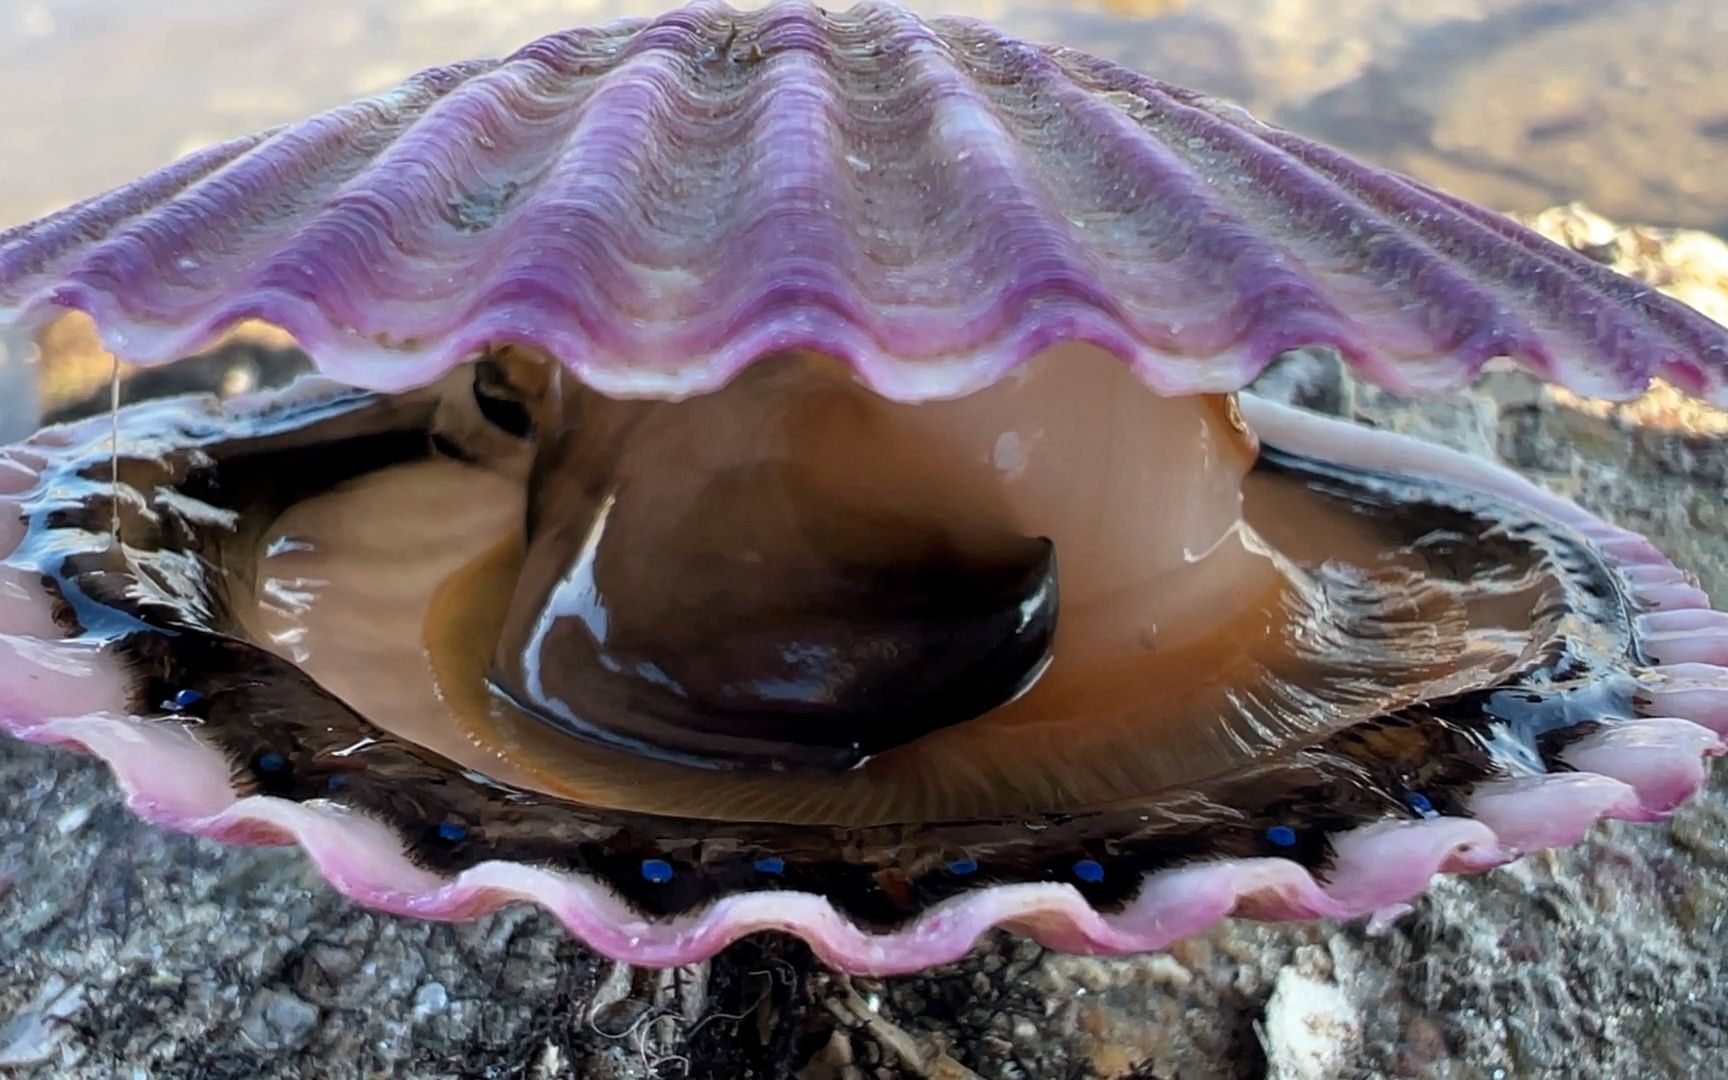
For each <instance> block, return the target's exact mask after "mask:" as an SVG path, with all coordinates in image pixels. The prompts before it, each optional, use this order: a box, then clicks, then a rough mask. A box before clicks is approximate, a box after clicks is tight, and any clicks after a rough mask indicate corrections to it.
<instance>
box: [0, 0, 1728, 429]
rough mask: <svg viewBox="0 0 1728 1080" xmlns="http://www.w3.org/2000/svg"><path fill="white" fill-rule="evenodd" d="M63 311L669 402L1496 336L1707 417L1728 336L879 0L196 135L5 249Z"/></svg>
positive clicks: (353, 376)
mask: <svg viewBox="0 0 1728 1080" xmlns="http://www.w3.org/2000/svg"><path fill="white" fill-rule="evenodd" d="M65 308H76V309H81V310H83V311H86V312H88V313H89V314H91V315H92V316H94V318H95V321H96V323H97V325H98V326H99V328H100V329H101V330H102V332H103V334H104V337H105V341H106V344H107V345H108V346H109V347H110V348H111V349H112V350H113V351H115V352H116V353H118V354H120V355H122V356H124V357H126V358H128V359H130V360H134V361H137V362H141V363H152V362H160V361H167V360H172V359H174V358H176V357H179V356H182V355H185V354H188V353H190V352H193V351H194V350H195V349H197V348H198V347H199V346H201V345H203V344H204V343H206V342H208V341H209V340H210V339H212V338H213V337H215V336H216V335H218V334H219V333H220V332H221V331H223V330H224V329H226V328H228V327H229V326H231V325H232V324H234V323H235V322H237V321H240V320H242V319H249V318H256V319H262V320H265V321H268V322H271V323H274V324H277V325H279V326H281V327H283V328H285V329H286V330H288V331H289V332H291V333H292V334H293V335H294V336H295V337H296V338H297V339H298V340H299V341H300V342H301V344H302V345H304V346H305V347H306V348H307V350H308V351H309V352H311V353H312V354H313V355H314V356H315V357H317V359H318V361H319V364H320V366H321V367H322V368H323V369H324V370H325V371H326V372H327V373H329V374H331V375H334V376H336V377H338V378H341V379H343V380H345V381H348V382H351V383H354V384H356V385H361V386H366V387H370V388H374V389H384V390H391V389H400V388H403V387H406V386H409V385H413V384H420V383H424V382H426V381H428V380H429V379H431V378H432V377H434V376H435V375H437V374H438V373H440V372H442V371H444V370H446V369H448V368H449V367H450V366H452V365H454V364H455V363H457V362H459V361H461V360H463V359H465V358H467V357H468V356H470V355H472V354H473V353H475V352H476V351H477V350H479V349H480V348H482V347H484V346H487V345H497V344H502V343H510V342H514V343H521V344H531V345H535V346H539V347H541V348H544V349H545V350H546V351H548V352H550V353H552V354H553V355H555V356H557V357H559V358H560V359H561V360H562V361H563V362H564V363H565V364H567V365H568V366H570V367H571V368H572V369H573V370H574V371H576V372H577V373H578V375H579V376H580V377H582V378H584V379H585V380H587V381H588V382H589V383H590V384H591V385H593V386H594V387H596V388H597V389H599V390H601V391H603V392H606V393H609V394H614V395H620V396H622V395H654V396H664V397H676V396H681V395H686V394H690V393H695V392H699V391H703V390H707V389H712V388H714V387H716V386H718V385H720V384H722V383H724V382H725V381H726V380H727V379H728V378H729V377H730V376H731V375H732V374H733V373H734V372H736V370H737V369H739V368H740V367H741V366H743V365H745V364H748V363H749V362H751V361H752V360H754V359H756V358H757V357H759V356H761V355H762V354H764V353H767V352H771V351H776V350H780V349H785V348H791V347H807V348H812V349H815V350H818V351H822V352H826V353H829V354H833V355H837V356H840V357H842V358H843V359H845V360H846V361H847V362H848V363H850V364H852V365H853V366H854V367H855V368H856V369H857V370H858V372H859V373H860V375H861V377H862V378H864V380H865V381H866V382H868V383H869V384H870V385H871V386H872V387H873V388H875V389H876V390H877V391H878V392H880V393H882V394H885V395H887V396H890V397H894V398H898V399H907V400H922V399H927V398H932V397H940V396H947V395H954V394H959V393H964V392H967V391H969V390H973V389H976V388H978V387H980V386H982V385H986V384H988V383H990V382H992V381H993V380H994V379H996V378H997V377H999V376H1000V375H1001V373H1002V372H1003V371H1005V370H1007V369H1009V368H1011V367H1013V366H1014V365H1015V364H1017V363H1019V362H1020V361H1022V360H1024V359H1026V358H1027V357H1028V356H1030V355H1031V354H1033V353H1035V352H1037V351H1039V350H1040V349H1042V348H1044V347H1045V346H1047V345H1049V344H1051V343H1052V342H1054V341H1057V340H1062V339H1080V340H1085V341H1089V342H1092V343H1094V344H1097V345H1099V346H1101V347H1103V348H1105V349H1107V350H1109V351H1111V352H1113V353H1115V354H1117V355H1118V356H1120V357H1122V358H1124V359H1126V360H1128V361H1129V362H1130V363H1132V364H1133V365H1134V367H1135V368H1136V370H1137V371H1138V372H1139V374H1140V375H1141V376H1142V377H1143V378H1144V379H1145V381H1146V382H1147V383H1148V384H1149V385H1150V386H1152V387H1153V388H1154V389H1156V390H1157V391H1159V392H1161V393H1166V394H1181V393H1194V392H1200V391H1228V390H1234V389H1238V388H1240V387H1242V386H1243V385H1245V384H1247V383H1248V382H1249V381H1251V380H1252V379H1253V377H1254V376H1255V375H1256V374H1257V373H1258V372H1259V371H1260V370H1261V369H1262V368H1263V367H1264V366H1265V365H1266V364H1267V363H1268V362H1269V361H1270V360H1271V359H1273V358H1274V357H1275V356H1277V355H1278V354H1280V353H1282V352H1284V351H1286V350H1288V349H1290V348H1293V347H1296V346H1301V345H1329V346H1333V347H1335V348H1337V349H1338V350H1339V351H1340V352H1341V353H1342V354H1343V355H1344V356H1345V357H1346V358H1347V359H1348V360H1349V361H1350V362H1351V363H1352V364H1353V365H1354V366H1355V367H1356V368H1357V369H1358V370H1359V371H1360V372H1362V373H1363V374H1364V375H1365V376H1366V377H1368V378H1370V379H1372V380H1373V381H1375V382H1377V383H1379V384H1381V385H1383V386H1385V387H1387V388H1389V389H1393V390H1397V391H1401V392H1421V391H1441V390H1446V389H1451V388H1455V387H1458V386H1461V385H1464V384H1466V383H1468V382H1469V381H1470V380H1471V379H1472V378H1473V377H1474V375H1475V374H1476V372H1477V371H1478V369H1479V368H1480V367H1481V365H1482V364H1483V363H1485V362H1486V361H1488V360H1489V359H1491V358H1494V357H1499V356H1507V357H1512V358H1514V359H1515V360H1517V361H1518V362H1520V363H1521V364H1523V365H1524V366H1526V367H1527V368H1529V369H1531V370H1533V371H1535V372H1536V373H1537V374H1539V375H1540V376H1541V377H1543V378H1545V379H1548V380H1551V381H1554V382H1558V383H1561V384H1563V385H1565V386H1567V387H1568V388H1570V389H1573V390H1575V391H1578V392H1580V393H1585V394H1590V395H1595V396H1603V397H1617V398H1619V397H1627V396H1630V395H1633V394H1636V393H1637V392H1639V391H1640V390H1642V389H1643V388H1644V387H1645V386H1646V385H1647V383H1648V380H1649V379H1650V378H1651V377H1652V376H1660V377H1662V378H1664V379H1667V380H1669V381H1671V382H1673V383H1674V384H1676V385H1678V386H1680V387H1681V388H1682V389H1685V390H1687V391H1688V392H1691V393H1694V394H1698V395H1701V396H1704V397H1707V398H1709V399H1712V400H1714V401H1716V402H1718V403H1725V404H1728V341H1725V340H1724V336H1723V334H1722V331H1721V330H1720V328H1718V327H1716V326H1715V325H1714V324H1712V323H1710V322H1708V321H1707V320H1705V319H1704V318H1703V317H1702V316H1700V315H1698V314H1696V313H1694V312H1692V311H1690V310H1689V309H1687V308H1685V307H1684V306H1682V305H1680V304H1678V303H1675V302H1673V301H1670V300H1668V299H1665V298H1663V297H1661V296H1660V295H1658V294H1657V293H1656V292H1654V291H1653V290H1651V289H1649V288H1647V287H1645V286H1642V285H1639V284H1636V283H1633V282H1631V281H1629V280H1627V279H1625V278H1623V277H1621V276H1619V275H1617V274H1615V273H1613V272H1612V271H1610V270H1608V269H1606V268H1604V267H1602V266H1599V265H1597V264H1595V263H1593V262H1591V261H1590V260H1588V259H1587V258H1585V257H1583V256H1581V255H1577V254H1575V253H1572V252H1569V251H1566V250H1564V249H1562V248H1560V247H1558V246H1555V245H1552V244H1550V243H1548V242H1547V241H1545V240H1543V239H1541V238H1539V237H1537V236H1536V235H1535V234H1533V233H1530V232H1528V231H1526V230H1524V229H1523V228H1521V227H1519V226H1517V225H1515V224H1513V223H1511V222H1510V221H1507V220H1504V219H1502V218H1500V217H1498V216H1496V215H1493V214H1489V213H1486V212H1484V211H1481V210H1478V209H1475V208H1473V207H1470V206H1468V205H1465V204H1463V203H1460V202H1457V201H1455V200H1452V199H1449V198H1447V197H1446V196H1443V195H1441V194H1438V193H1436V192H1434V191H1432V190H1430V189H1428V188H1426V187H1423V186H1422V185H1420V184H1417V183H1415V182H1413V181H1411V180H1408V179H1406V178H1403V177H1400V176H1397V175H1394V174H1392V173H1388V172H1384V171H1381V170H1378V169H1374V168H1371V167H1369V166H1366V165H1362V164H1360V163H1357V162H1355V161H1352V160H1350V159H1348V158H1346V157H1344V156H1343V155H1341V154H1338V153H1336V152H1334V151H1331V150H1328V149H1326V148H1324V147H1321V146H1319V145H1316V144H1314V143H1311V142H1308V141H1306V140H1304V139H1301V138H1299V137H1297V136H1295V135H1292V134H1290V133H1288V132H1284V131H1280V130H1278V129H1275V128H1272V127H1269V126H1267V125H1264V124H1261V123H1259V122H1257V121H1255V120H1253V119H1252V118H1251V117H1249V116H1247V115H1246V114H1245V113H1243V112H1241V111H1240V110H1238V109H1235V108H1232V107H1227V106H1224V105H1222V104H1220V103H1218V102H1215V101H1212V100H1209V99H1207V98H1204V97H1202V96H1200V95H1197V94H1194V93H1191V92H1188V91H1185V90H1181V89H1179V88H1176V87H1172V86H1169V85H1166V84H1164V83H1160V82H1158V81H1156V80H1154V79H1151V78H1147V77H1144V76H1141V75H1138V74H1134V73H1132V72H1129V71H1126V70H1123V69H1121V68H1119V67H1116V66H1113V65H1111V64H1108V63H1105V62H1103V61H1099V60H1096V59H1093V58H1090V57H1087V56H1084V55H1082V54H1079V53H1077V52H1074V51H1072V50H1067V49H1061V48H1051V47H1044V46H1037V45H1032V44H1027V43H1024V42H1021V41H1017V40H1014V39H1012V38H1009V37H1006V36H1004V35H1002V34H1000V33H998V32H997V31H994V30H992V29H990V28H988V27H985V26H983V25H981V24H978V23H975V22H972V21H969V20H962V19H938V20H933V21H929V22H925V21H922V20H920V19H919V18H917V17H916V16H914V15H912V14H910V13H907V12H905V11H903V10H901V9H899V8H896V7H893V6H891V5H887V4H882V3H866V4H861V5H859V6H857V7H855V8H853V9H851V10H850V11H847V12H844V13H838V14H834V13H823V12H821V11H819V10H818V9H816V8H815V7H813V6H810V5H809V4H806V3H797V2H785V3H778V4H775V5H773V6H771V7H769V8H767V9H766V10H764V11H761V12H753V13H749V14H741V13H738V12H735V11H733V10H732V9H730V8H728V7H726V6H724V5H723V4H719V3H698V4H695V5H692V6H691V7H689V8H686V9H684V10H681V11H678V12H675V13H673V14H670V15H667V16H665V17H663V18H660V19H656V20H653V21H631V22H622V23H616V24H613V25H611V26H609V27H606V28H603V29H599V30H582V31H571V32H567V33H563V34H557V35H553V36H551V37H547V38H544V39H542V40H540V41H538V42H535V43H534V44H531V45H529V46H527V47H526V48H524V49H522V50H521V51H519V52H517V53H516V54H515V55H513V56H511V57H509V58H507V59H505V60H502V61H495V60H483V61H473V62H469V63H463V64H456V65H452V66H448V67H443V68H438V69H434V70H430V71H427V72H424V73H422V74H420V75H418V76H416V77H414V78H413V79H411V80H409V81H408V82H407V83H406V84H404V85H403V86H402V87H400V88H398V89H396V90H393V91H391V92H389V93H386V94H383V95H381V96H379V97H376V98H372V99H368V100H365V101H361V102H357V103H355V104H352V105H349V106H346V107H344V108H340V109H337V110H334V111H332V112H329V113H326V114H324V115H322V116H318V117H315V118H313V119H310V120H307V121H304V122H301V123H298V124H293V125H289V126H286V127H283V128H279V129H277V130H275V131H271V132H266V133H263V134H260V135H256V136H253V137H250V138H246V139H241V140H238V141H235V142H231V143H228V144H225V145H223V146H218V147H215V148H213V149H210V150H206V151H203V152H201V153H199V154H196V155H194V156H192V157H190V158H188V159H186V160H184V161H182V162H180V163H178V164H176V165H173V166H171V167H169V168H167V169H165V170H163V171H162V172H159V173H157V174H155V175H154V176H151V177H148V178H146V179H144V180H141V181H139V182H137V183H135V184H132V185H130V186H127V187H123V188H120V189H118V190H116V191H113V192H110V193H108V194H106V195H103V196H99V197H97V198H93V199H90V200H88V201H86V202H83V203H80V204H78V205H76V206H73V207H71V208H69V209H67V210H64V211H62V212H60V213H58V214H55V215H53V216H51V217H49V218H47V219H45V220H43V221H40V222H37V223H35V224H31V225H26V226H23V227H20V228H17V229H13V230H12V231H10V232H7V233H4V234H0V321H8V320H17V321H22V322H24V323H26V324H34V323H39V322H43V321H46V320H47V319H49V318H50V317H52V316H53V315H54V314H55V313H56V312H57V311H58V310H60V309H65Z"/></svg>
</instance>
